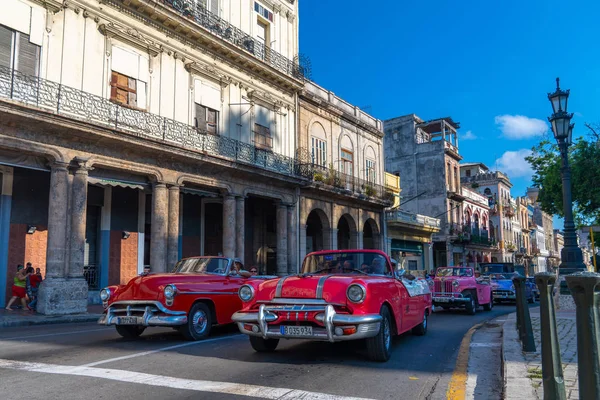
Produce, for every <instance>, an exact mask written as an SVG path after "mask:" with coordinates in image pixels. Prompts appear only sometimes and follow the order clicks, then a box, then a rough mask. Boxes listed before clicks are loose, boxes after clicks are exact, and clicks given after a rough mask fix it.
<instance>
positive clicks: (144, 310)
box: [98, 257, 264, 340]
mask: <svg viewBox="0 0 600 400" xmlns="http://www.w3.org/2000/svg"><path fill="white" fill-rule="evenodd" d="M234 262H239V260H235V259H232V258H225V257H192V258H186V259H183V260H181V261H179V262H178V263H177V265H176V266H175V268H174V269H173V272H171V273H157V274H145V273H144V274H142V275H140V276H138V277H135V278H133V279H131V280H130V281H129V282H128V283H127V284H126V285H117V286H109V287H107V288H104V289H102V291H101V292H100V297H101V299H102V301H103V304H104V308H105V312H104V314H103V315H102V317H101V318H100V319H99V320H98V323H99V324H102V325H115V328H116V330H117V332H118V333H119V334H120V335H121V336H123V337H126V338H135V337H138V336H139V335H141V334H142V332H144V330H145V329H146V328H147V327H152V326H169V327H173V328H176V329H178V330H179V331H180V332H181V333H182V334H183V336H184V337H185V338H186V339H188V340H201V339H204V338H206V337H207V336H208V335H209V334H210V330H211V328H212V326H213V325H223V324H229V323H231V322H232V320H231V315H232V314H233V313H234V312H235V311H237V310H239V309H240V308H242V302H241V300H240V298H239V296H238V289H239V288H240V286H242V285H243V284H245V283H247V282H249V281H250V280H253V279H257V278H258V279H259V280H260V277H256V276H255V277H252V279H248V278H247V277H245V276H242V275H246V276H249V273H245V272H243V271H242V272H238V270H237V269H236V268H234ZM240 264H241V263H240ZM241 269H242V270H243V266H242V268H241ZM263 279H264V278H263Z"/></svg>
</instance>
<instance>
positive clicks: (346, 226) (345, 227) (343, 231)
mask: <svg viewBox="0 0 600 400" xmlns="http://www.w3.org/2000/svg"><path fill="white" fill-rule="evenodd" d="M337 230H338V232H337V248H338V250H346V249H356V248H357V247H358V243H357V242H356V236H357V235H356V233H357V231H356V222H355V221H354V218H352V216H351V215H350V214H344V215H342V216H341V217H340V219H339V221H338V223H337Z"/></svg>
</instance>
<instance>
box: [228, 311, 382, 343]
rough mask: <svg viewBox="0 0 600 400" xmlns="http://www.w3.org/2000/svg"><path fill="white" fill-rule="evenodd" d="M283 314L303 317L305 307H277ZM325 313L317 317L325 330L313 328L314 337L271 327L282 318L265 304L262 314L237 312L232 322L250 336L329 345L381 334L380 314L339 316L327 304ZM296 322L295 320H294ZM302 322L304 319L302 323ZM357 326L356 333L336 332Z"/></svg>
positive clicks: (274, 326) (275, 326) (278, 327)
mask: <svg viewBox="0 0 600 400" xmlns="http://www.w3.org/2000/svg"><path fill="white" fill-rule="evenodd" d="M308 307H310V310H311V311H315V309H316V308H315V307H314V306H308ZM273 309H277V311H279V312H288V313H295V314H300V315H301V314H303V313H304V311H305V310H306V309H305V308H298V305H296V306H295V307H293V306H290V310H287V309H285V308H282V307H273ZM321 310H322V311H323V312H322V313H319V314H317V315H316V317H315V319H316V320H317V321H319V322H322V323H323V324H324V325H325V326H324V327H314V326H313V329H312V332H313V334H312V335H302V336H296V335H284V334H283V333H281V330H280V326H281V325H269V323H270V322H275V321H277V319H278V316H277V315H276V314H274V313H272V312H270V310H269V306H268V305H266V304H261V305H260V307H259V309H258V313H247V312H239V311H238V312H236V313H234V314H233V315H232V317H231V319H232V320H233V321H234V322H237V324H238V327H239V329H240V332H242V333H245V334H246V335H251V336H258V337H262V338H264V339H308V340H321V341H329V342H332V343H333V342H339V341H344V340H357V339H366V338H369V337H373V336H375V335H377V334H378V333H379V328H380V325H381V321H382V317H381V315H379V314H367V315H348V314H338V313H336V312H335V309H334V308H333V306H332V305H331V304H324V305H323V307H320V309H319V311H321ZM292 322H293V321H292ZM298 322H301V320H298ZM244 324H250V325H253V326H256V327H257V328H258V329H257V330H256V332H255V331H252V330H248V329H245V328H244ZM348 325H352V326H356V332H355V333H352V334H349V335H338V334H336V333H335V328H336V327H344V326H348Z"/></svg>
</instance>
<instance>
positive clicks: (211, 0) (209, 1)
mask: <svg viewBox="0 0 600 400" xmlns="http://www.w3.org/2000/svg"><path fill="white" fill-rule="evenodd" d="M192 1H193V2H194V5H196V6H200V8H201V9H204V10H203V11H205V10H208V11H210V13H211V14H214V15H217V16H218V15H219V0H192Z"/></svg>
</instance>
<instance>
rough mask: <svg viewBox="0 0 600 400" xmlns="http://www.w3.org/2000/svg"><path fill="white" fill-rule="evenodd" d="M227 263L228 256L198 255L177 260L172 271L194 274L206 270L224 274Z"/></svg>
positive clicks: (211, 272)
mask: <svg viewBox="0 0 600 400" xmlns="http://www.w3.org/2000/svg"><path fill="white" fill-rule="evenodd" d="M228 264H229V259H228V258H213V257H210V258H209V257H199V258H186V259H184V260H181V261H179V262H178V263H177V264H176V265H175V268H173V272H178V273H184V274H196V273H202V272H207V273H210V274H224V273H225V272H226V270H227V265H228Z"/></svg>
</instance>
